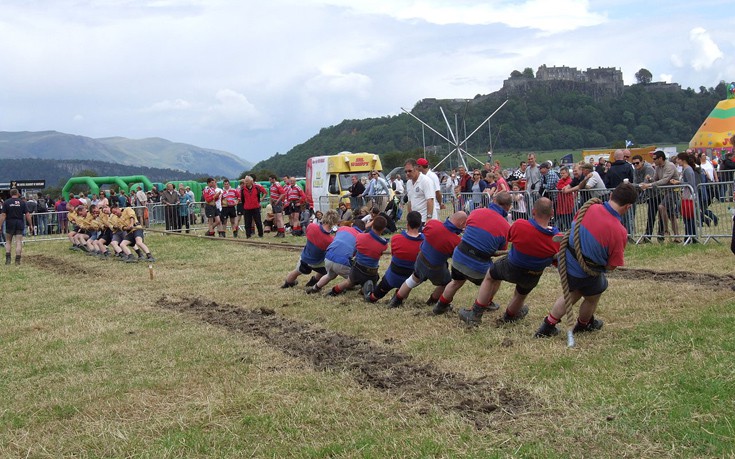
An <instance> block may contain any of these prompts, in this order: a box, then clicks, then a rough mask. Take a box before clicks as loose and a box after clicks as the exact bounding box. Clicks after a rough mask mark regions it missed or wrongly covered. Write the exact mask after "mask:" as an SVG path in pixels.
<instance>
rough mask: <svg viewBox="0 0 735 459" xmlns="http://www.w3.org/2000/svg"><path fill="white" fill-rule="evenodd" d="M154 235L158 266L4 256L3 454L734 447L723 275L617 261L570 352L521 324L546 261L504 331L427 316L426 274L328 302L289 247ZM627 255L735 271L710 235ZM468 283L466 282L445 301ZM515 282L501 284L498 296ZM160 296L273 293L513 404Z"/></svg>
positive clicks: (233, 297) (290, 311)
mask: <svg viewBox="0 0 735 459" xmlns="http://www.w3.org/2000/svg"><path fill="white" fill-rule="evenodd" d="M148 242H149V245H150V246H151V247H152V249H153V251H154V254H155V255H156V257H157V258H158V259H159V262H158V263H156V264H155V266H154V279H153V280H151V279H150V278H149V272H148V267H147V265H143V264H140V265H138V264H133V265H129V264H123V263H117V262H114V261H103V260H97V259H92V258H90V257H85V256H83V255H81V254H78V253H73V252H70V251H68V250H67V249H66V244H65V243H63V242H45V243H43V244H37V245H33V246H29V247H27V248H26V249H25V256H24V262H25V264H24V265H23V266H21V267H19V268H16V267H14V266H11V267H8V268H3V269H0V285H1V286H2V287H0V288H1V289H2V297H3V301H2V303H0V330H2V332H1V333H0V351H1V352H0V399H1V400H3V405H2V406H1V407H0V456H2V457H17V456H21V455H22V456H26V455H28V456H31V457H60V456H79V457H100V456H105V457H130V456H133V457H156V458H157V457H233V456H235V457H239V456H254V457H325V456H334V457H397V456H401V457H427V456H428V457H436V456H441V457H445V456H449V457H508V456H518V457H570V456H576V457H580V456H584V457H620V456H630V457H651V456H678V457H721V456H732V455H733V454H735V450H734V446H733V445H735V431H734V430H733V423H734V422H735V420H734V419H733V414H732V413H735V383H733V381H735V363H733V359H732V355H733V352H734V351H735V338H734V337H733V333H732V330H733V329H734V328H735V312H734V311H735V310H734V309H733V306H735V298H734V296H733V293H732V291H730V290H727V289H724V288H723V289H715V288H711V287H704V286H701V285H696V284H692V283H687V282H685V281H681V282H679V283H668V282H654V281H652V280H649V279H646V278H645V276H644V277H642V278H638V279H630V278H616V277H613V276H611V277H610V290H609V291H608V292H607V293H605V295H604V296H603V299H602V302H601V305H600V309H599V311H598V316H599V317H600V318H602V319H603V320H605V328H603V330H602V331H600V332H597V333H594V334H591V335H589V336H578V339H577V341H578V347H577V348H576V349H573V350H569V349H567V348H566V347H565V342H564V340H563V338H561V337H559V338H558V339H550V340H533V339H532V338H531V335H532V334H533V331H534V330H535V328H536V327H537V326H538V324H539V323H540V321H541V319H542V318H543V316H544V315H545V314H546V313H547V312H548V309H549V307H550V305H551V304H552V303H553V301H554V299H555V298H556V297H557V296H558V295H559V294H560V287H559V279H558V276H556V275H555V273H554V272H553V271H549V272H547V273H546V274H545V275H544V276H543V277H542V279H541V282H540V284H539V286H538V287H537V289H536V290H534V292H533V293H532V294H531V296H530V297H529V301H528V303H529V305H530V313H529V316H528V318H527V319H526V320H524V321H522V322H521V323H518V324H515V325H513V326H504V327H500V328H498V327H496V326H495V325H494V319H495V318H496V317H497V316H498V315H499V314H501V313H502V310H503V308H501V311H500V312H497V313H493V314H488V316H489V317H487V319H486V320H485V323H484V324H483V326H481V327H480V328H479V329H477V330H472V331H467V330H466V329H465V328H463V327H461V326H459V321H458V320H457V319H456V317H454V316H451V315H450V316H446V317H433V316H431V315H430V314H429V313H428V311H429V307H427V306H425V305H424V304H423V302H424V300H425V299H426V297H427V296H428V294H429V292H430V290H431V289H430V287H429V286H427V285H422V286H421V287H419V288H417V289H416V290H415V291H414V292H413V293H412V295H411V297H410V298H409V300H408V301H407V302H406V305H405V307H403V308H401V309H399V310H387V309H386V308H385V307H384V305H367V304H365V303H364V302H363V301H362V300H361V299H360V297H359V295H358V294H357V293H356V292H355V293H349V294H348V295H346V296H342V297H340V298H338V299H333V298H327V297H323V296H321V295H319V296H316V297H313V296H307V295H305V294H304V292H303V291H302V290H301V286H299V287H298V288H296V289H287V290H282V289H280V288H279V286H280V284H281V283H282V281H283V277H284V276H285V274H286V273H287V271H289V270H290V269H292V267H293V266H294V264H295V263H296V260H297V258H298V254H296V253H289V252H281V251H276V250H272V249H270V250H268V249H263V248H257V247H252V246H246V245H240V244H233V243H226V242H222V241H205V240H194V239H186V238H177V237H175V236H167V237H164V236H159V235H151V236H150V237H148ZM41 252H42V253H41ZM40 255H43V257H45V258H41V257H40ZM34 256H36V257H38V258H35V260H36V261H37V262H34ZM626 257H627V260H628V262H629V265H630V266H631V267H636V268H648V269H658V270H671V271H673V270H689V271H692V270H694V269H696V270H697V271H703V272H709V273H712V274H718V275H721V274H731V273H732V254H729V253H728V247H726V246H725V245H721V244H706V245H704V246H695V247H691V248H690V247H678V246H674V245H673V244H670V245H663V246H658V245H656V244H653V245H649V246H641V247H629V248H628V249H627V251H626ZM386 267H387V259H386V260H383V265H382V269H385V268H386ZM695 267H696V268H695ZM80 273H83V274H80ZM39 280H42V281H39ZM303 282H305V279H304V280H303ZM303 282H302V283H303ZM325 291H326V290H325ZM475 292H476V287H475V286H472V285H466V286H465V287H464V288H463V289H462V290H460V292H459V293H458V294H457V296H456V299H455V307H456V308H458V307H463V306H467V305H469V304H471V302H472V300H473V298H474V294H475ZM511 293H512V287H511V286H503V287H501V290H500V292H499V293H498V296H497V301H498V302H499V303H500V304H501V305H503V304H504V303H505V302H507V300H508V299H509V297H510V295H511ZM163 296H170V297H174V298H192V299H193V298H203V299H205V300H206V301H212V302H216V303H219V304H229V305H237V306H240V307H241V308H244V309H247V310H256V309H258V308H261V307H265V308H271V309H273V310H275V313H276V314H275V317H278V318H284V319H289V320H292V321H294V323H299V324H307V325H308V326H309V327H311V328H313V329H314V330H319V329H322V328H323V329H326V330H327V331H329V332H336V333H341V334H343V335H347V336H350V337H355V338H358V339H360V340H365V341H366V342H368V343H370V344H371V345H374V346H376V348H378V349H385V350H386V352H395V353H400V354H402V355H405V356H407V358H409V359H410V361H411V362H413V363H412V364H414V365H415V366H416V368H421V367H422V366H423V365H431V366H432V367H434V368H436V369H437V371H438V372H440V373H441V372H446V373H447V374H454V375H460V376H463V377H466V378H468V379H475V378H487V380H488V386H487V388H480V389H472V390H474V391H480V392H482V391H483V390H486V391H488V393H490V392H491V391H495V390H498V388H505V389H507V390H508V391H509V392H508V393H510V394H513V396H514V397H523V398H524V400H523V402H524V403H523V404H522V405H518V406H523V407H524V409H523V410H522V411H518V412H513V413H494V414H490V415H488V423H487V425H486V426H485V427H484V428H481V429H479V430H478V428H477V426H476V425H475V423H474V422H472V421H471V419H473V418H471V417H467V416H466V415H464V414H463V412H462V411H457V410H452V409H447V408H446V404H442V401H441V400H436V401H435V403H432V402H427V400H430V398H428V399H422V400H421V401H420V402H417V401H416V400H415V399H411V400H410V401H409V400H408V399H406V398H405V397H403V396H402V395H401V393H400V391H394V390H390V391H389V390H385V389H381V388H380V387H376V386H369V385H364V384H360V383H359V382H358V381H359V380H360V379H359V378H358V377H357V373H355V371H356V370H355V369H354V368H352V367H351V366H350V365H349V364H346V365H345V366H344V368H340V367H329V368H328V369H325V370H317V369H315V366H314V364H313V362H312V360H310V359H307V358H304V357H303V356H301V355H297V354H294V353H290V352H286V351H284V350H283V349H281V348H278V347H276V346H274V345H273V342H272V341H269V338H268V336H267V333H266V334H265V335H262V334H261V335H255V334H253V333H249V332H248V330H230V329H227V328H224V327H221V326H217V325H215V324H209V323H205V322H204V321H202V320H200V319H197V318H196V317H194V316H192V315H188V314H182V313H180V312H176V311H173V310H170V309H166V308H163V307H160V306H161V305H160V304H159V303H158V302H159V299H161V298H162V297H163ZM308 336H311V335H308ZM314 336H320V335H319V334H316V335H314ZM305 345H306V343H305ZM348 363H349V362H348ZM456 390H457V392H458V393H460V394H461V393H462V391H466V390H468V389H467V388H466V387H462V386H457V388H456ZM427 392H428V393H429V395H430V392H431V391H430V390H429V391H427ZM520 394H526V395H525V396H521V395H520ZM500 406H501V409H500V410H499V411H502V407H504V406H506V405H504V404H503V403H500Z"/></svg>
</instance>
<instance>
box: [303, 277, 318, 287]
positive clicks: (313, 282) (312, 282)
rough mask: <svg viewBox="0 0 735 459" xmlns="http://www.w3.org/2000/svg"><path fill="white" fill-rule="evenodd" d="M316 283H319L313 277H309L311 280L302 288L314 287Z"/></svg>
mask: <svg viewBox="0 0 735 459" xmlns="http://www.w3.org/2000/svg"><path fill="white" fill-rule="evenodd" d="M317 282H319V279H317V278H316V277H314V276H311V279H309V282H307V283H306V284H305V285H304V286H305V287H313V286H314V285H316V283H317Z"/></svg>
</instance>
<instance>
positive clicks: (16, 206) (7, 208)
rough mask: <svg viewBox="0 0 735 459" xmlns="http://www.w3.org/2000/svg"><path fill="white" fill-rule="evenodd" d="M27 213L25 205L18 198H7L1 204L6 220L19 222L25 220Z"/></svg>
mask: <svg viewBox="0 0 735 459" xmlns="http://www.w3.org/2000/svg"><path fill="white" fill-rule="evenodd" d="M26 212H28V209H27V208H26V203H25V202H23V201H21V200H20V199H18V198H8V199H7V200H6V201H5V204H3V213H4V214H5V215H6V217H5V218H7V219H8V220H21V221H23V218H25V214H26Z"/></svg>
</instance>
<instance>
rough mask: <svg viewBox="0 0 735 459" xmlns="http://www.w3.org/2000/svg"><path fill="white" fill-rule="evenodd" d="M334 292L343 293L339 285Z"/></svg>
mask: <svg viewBox="0 0 735 459" xmlns="http://www.w3.org/2000/svg"><path fill="white" fill-rule="evenodd" d="M332 290H334V293H341V292H342V289H341V288H339V285H335V286H334V288H333V289H332Z"/></svg>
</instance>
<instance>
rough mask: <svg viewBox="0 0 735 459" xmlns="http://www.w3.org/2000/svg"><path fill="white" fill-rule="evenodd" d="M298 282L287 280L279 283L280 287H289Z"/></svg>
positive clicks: (294, 285)
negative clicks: (281, 283)
mask: <svg viewBox="0 0 735 459" xmlns="http://www.w3.org/2000/svg"><path fill="white" fill-rule="evenodd" d="M298 283H299V281H293V282H289V281H284V282H283V285H281V288H291V287H296V285H297V284H298Z"/></svg>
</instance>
